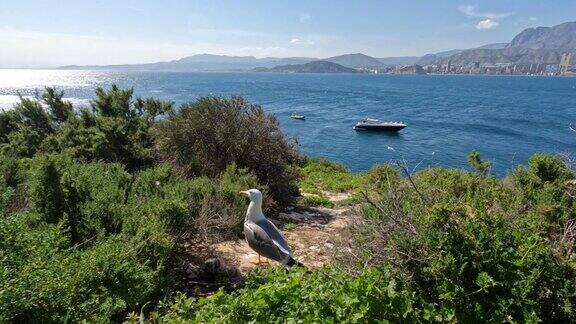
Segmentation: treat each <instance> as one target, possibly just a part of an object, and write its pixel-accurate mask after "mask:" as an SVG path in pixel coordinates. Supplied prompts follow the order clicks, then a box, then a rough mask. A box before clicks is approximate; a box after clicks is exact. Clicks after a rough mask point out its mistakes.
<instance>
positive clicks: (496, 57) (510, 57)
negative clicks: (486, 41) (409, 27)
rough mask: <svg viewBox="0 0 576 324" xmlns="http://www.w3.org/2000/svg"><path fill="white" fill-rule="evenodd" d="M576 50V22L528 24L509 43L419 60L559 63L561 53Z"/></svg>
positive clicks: (429, 61)
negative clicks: (530, 25)
mask: <svg viewBox="0 0 576 324" xmlns="http://www.w3.org/2000/svg"><path fill="white" fill-rule="evenodd" d="M569 51H576V22H567V23H563V24H560V25H556V26H553V27H537V28H528V29H525V30H523V31H522V32H520V33H519V34H518V35H516V36H515V37H514V38H513V39H512V41H511V42H510V43H508V44H505V43H500V44H493V45H491V46H483V47H479V48H476V49H469V50H464V51H459V52H457V53H453V54H451V55H449V56H444V57H439V56H436V57H428V58H427V59H428V60H426V61H425V62H424V61H423V60H420V63H421V64H442V63H445V62H447V61H448V60H450V61H451V62H452V64H453V65H467V64H472V63H474V62H479V63H481V64H496V63H517V64H532V63H545V64H558V63H559V62H560V57H561V55H562V54H563V53H565V52H569Z"/></svg>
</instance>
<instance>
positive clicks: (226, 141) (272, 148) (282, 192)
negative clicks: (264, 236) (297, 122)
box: [154, 97, 299, 205]
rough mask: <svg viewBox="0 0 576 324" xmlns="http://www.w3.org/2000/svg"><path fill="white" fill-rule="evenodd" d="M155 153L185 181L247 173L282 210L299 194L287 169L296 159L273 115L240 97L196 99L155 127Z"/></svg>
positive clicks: (294, 177) (294, 175) (294, 151)
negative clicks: (232, 170) (234, 169)
mask: <svg viewBox="0 0 576 324" xmlns="http://www.w3.org/2000/svg"><path fill="white" fill-rule="evenodd" d="M154 133H155V138H156V149H157V151H158V154H159V155H160V156H161V157H162V158H163V160H165V161H170V162H171V163H173V164H174V165H175V166H177V167H178V168H179V169H180V170H182V171H183V172H184V173H185V174H187V175H190V176H195V175H208V176H210V177H216V176H218V175H219V174H220V173H221V172H223V171H224V170H225V169H226V168H227V167H228V165H230V164H232V163H234V164H236V165H237V166H238V167H240V168H248V169H249V170H250V171H251V172H253V173H254V174H255V175H256V176H257V177H258V180H259V182H260V183H262V184H264V185H266V186H267V187H268V189H269V192H270V195H271V196H272V197H273V198H274V199H275V200H276V201H277V202H278V203H280V204H281V205H284V204H287V203H289V202H291V201H292V199H293V197H294V196H296V195H297V194H298V191H297V187H296V185H295V180H296V174H294V172H292V171H291V170H292V169H291V168H290V164H291V163H294V162H296V161H298V159H299V154H298V152H297V150H296V149H295V148H294V146H293V145H292V144H291V143H290V142H289V141H288V140H287V139H286V138H285V137H284V136H283V134H282V132H281V131H280V129H279V126H278V122H277V121H276V119H275V118H274V116H272V115H269V114H266V113H265V112H264V110H263V109H262V108H261V107H260V106H258V105H253V104H249V103H248V102H246V101H245V100H244V99H242V98H231V99H224V98H216V97H210V98H200V99H198V100H197V101H196V102H194V103H190V104H186V105H184V106H182V107H181V108H180V109H179V110H178V112H177V113H175V114H172V115H171V116H170V117H169V118H168V120H166V121H165V122H162V123H160V124H159V125H158V126H157V127H156V128H155V131H154Z"/></svg>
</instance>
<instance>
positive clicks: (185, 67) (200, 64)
mask: <svg viewBox="0 0 576 324" xmlns="http://www.w3.org/2000/svg"><path fill="white" fill-rule="evenodd" d="M313 60H316V59H315V58H307V57H285V58H275V57H265V58H256V57H254V56H228V55H213V54H198V55H192V56H187V57H183V58H181V59H177V60H173V61H168V62H156V63H146V64H120V65H85V66H78V65H70V66H63V67H60V69H64V70H78V69H80V70H84V69H90V70H118V71H167V72H210V71H214V72H218V71H249V70H252V69H254V68H256V67H274V66H277V65H286V64H303V63H307V62H310V61H313Z"/></svg>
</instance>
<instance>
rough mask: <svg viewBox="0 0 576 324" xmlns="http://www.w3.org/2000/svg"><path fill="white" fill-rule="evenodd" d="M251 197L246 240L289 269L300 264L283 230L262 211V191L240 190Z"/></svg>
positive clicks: (253, 248)
mask: <svg viewBox="0 0 576 324" xmlns="http://www.w3.org/2000/svg"><path fill="white" fill-rule="evenodd" d="M240 193H241V194H243V195H245V196H247V197H248V198H250V205H248V210H247V211H246V218H245V219H244V236H245V237H246V242H248V245H249V246H250V247H251V248H252V250H254V251H255V252H256V253H258V255H261V256H263V257H266V258H268V259H271V260H274V261H278V262H280V263H281V264H283V265H284V266H285V267H286V268H287V269H289V268H291V267H292V266H293V265H295V264H298V262H297V261H296V260H294V258H293V257H292V251H290V247H289V246H288V243H287V242H286V239H285V238H284V235H282V232H280V230H278V228H277V227H276V226H275V225H274V224H273V223H272V222H271V221H269V220H268V219H266V217H265V216H264V213H262V193H261V192H260V191H259V190H258V189H250V190H246V191H240Z"/></svg>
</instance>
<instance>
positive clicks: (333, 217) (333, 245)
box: [214, 192, 355, 274]
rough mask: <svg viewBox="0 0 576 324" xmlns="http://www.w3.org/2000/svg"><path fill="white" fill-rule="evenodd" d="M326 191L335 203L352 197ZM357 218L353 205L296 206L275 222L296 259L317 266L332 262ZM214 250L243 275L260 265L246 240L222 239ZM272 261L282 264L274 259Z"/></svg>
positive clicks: (282, 214) (313, 266) (310, 266)
mask: <svg viewBox="0 0 576 324" xmlns="http://www.w3.org/2000/svg"><path fill="white" fill-rule="evenodd" d="M323 194H324V195H325V196H326V197H328V198H329V199H330V200H331V201H333V202H337V201H340V200H344V199H346V198H349V195H348V194H345V193H338V194H333V193H329V192H323ZM354 219H355V217H354V216H353V212H352V209H351V208H350V207H336V208H320V207H318V208H317V207H297V208H295V209H293V210H289V211H287V212H286V213H280V215H279V217H278V220H273V221H274V223H275V224H276V226H278V228H280V229H281V230H282V231H283V233H284V236H285V237H286V240H287V241H288V244H289V245H290V248H291V249H292V252H293V254H294V258H295V259H296V260H298V261H299V262H301V263H303V264H304V265H306V266H307V267H308V268H316V267H320V266H322V265H324V264H326V263H329V262H330V261H331V260H332V259H333V257H334V255H335V254H336V252H338V251H337V249H341V248H342V246H344V245H345V244H344V245H343V244H342V239H343V238H344V237H346V235H343V233H344V231H345V230H346V228H347V226H348V224H349V223H350V222H352V221H354ZM214 249H215V250H216V252H217V253H218V254H219V256H220V258H221V259H222V261H223V262H224V263H225V264H226V265H227V266H231V267H235V268H237V269H238V270H239V271H240V272H241V273H242V274H246V273H247V272H249V271H250V270H251V269H253V268H254V267H256V266H258V265H257V261H258V255H257V254H256V252H254V251H252V250H251V249H250V247H249V246H248V244H247V243H246V241H245V240H244V239H238V240H233V241H226V242H221V243H218V244H216V245H215V246H214ZM261 260H262V261H265V260H266V259H265V258H261ZM269 262H272V263H274V264H276V265H279V264H278V263H276V262H274V261H269Z"/></svg>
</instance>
